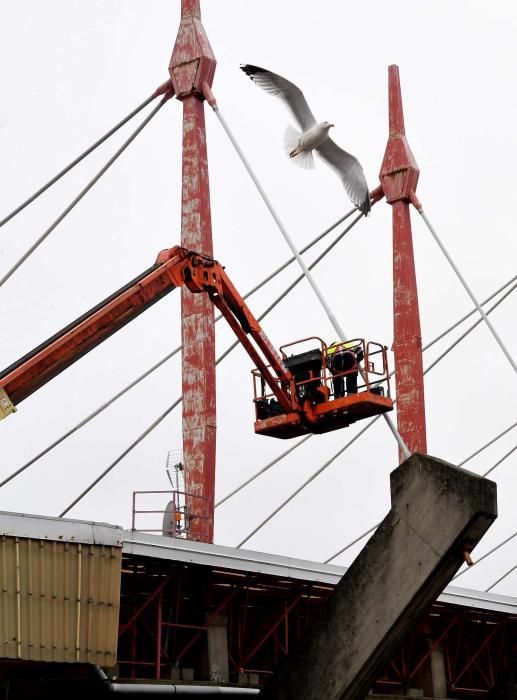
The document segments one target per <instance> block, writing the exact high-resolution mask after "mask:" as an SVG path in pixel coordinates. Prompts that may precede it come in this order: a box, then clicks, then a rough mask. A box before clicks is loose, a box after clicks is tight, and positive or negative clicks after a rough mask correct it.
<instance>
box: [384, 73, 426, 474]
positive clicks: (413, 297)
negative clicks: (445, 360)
mask: <svg viewBox="0 0 517 700" xmlns="http://www.w3.org/2000/svg"><path fill="white" fill-rule="evenodd" d="M388 95H389V138H388V144H387V146H386V152H385V154H384V160H383V162H382V166H381V172H380V175H379V178H380V181H381V186H382V189H383V192H384V194H385V195H386V200H387V202H389V204H391V206H392V216H393V338H394V342H393V350H394V354H395V379H396V387H397V426H398V431H399V433H400V435H401V437H402V439H403V440H404V442H405V443H406V445H407V447H408V449H409V451H410V452H411V453H413V452H422V453H424V454H425V453H426V452H427V439H426V426H425V398H424V373H423V363H422V334H421V331H420V314H419V309H418V292H417V284H416V273H415V260H414V255H413V239H412V233H411V219H410V213H409V204H410V203H415V202H417V201H418V200H417V199H416V195H415V190H416V186H417V183H418V176H419V172H420V171H419V169H418V166H417V164H416V161H415V158H414V156H413V154H412V153H411V149H410V148H409V145H408V142H407V139H406V132H405V127H404V112H403V108H402V94H401V90H400V79H399V69H398V66H390V67H389V68H388ZM399 456H400V460H401V461H402V460H403V455H401V454H400V455H399Z"/></svg>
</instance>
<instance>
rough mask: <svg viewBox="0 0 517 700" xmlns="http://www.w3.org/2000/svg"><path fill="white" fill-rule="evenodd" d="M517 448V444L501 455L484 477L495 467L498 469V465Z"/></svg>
mask: <svg viewBox="0 0 517 700" xmlns="http://www.w3.org/2000/svg"><path fill="white" fill-rule="evenodd" d="M515 450H517V445H514V446H513V447H512V449H511V450H509V451H508V452H507V453H506V454H505V455H503V456H502V457H501V459H500V460H499V461H498V462H496V463H495V464H494V466H493V467H490V469H489V470H488V471H486V472H485V473H484V474H483V475H482V476H483V478H485V477H487V476H488V475H489V474H490V473H491V472H493V471H494V469H497V467H498V466H499V465H500V464H502V463H503V462H504V461H505V460H506V459H508V457H509V456H510V455H512V454H513V453H514V452H515Z"/></svg>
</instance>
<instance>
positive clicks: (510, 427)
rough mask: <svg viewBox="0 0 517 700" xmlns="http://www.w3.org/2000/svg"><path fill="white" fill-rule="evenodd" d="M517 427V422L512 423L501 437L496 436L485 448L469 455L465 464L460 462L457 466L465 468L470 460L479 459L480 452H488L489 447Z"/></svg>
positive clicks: (464, 461) (500, 434)
mask: <svg viewBox="0 0 517 700" xmlns="http://www.w3.org/2000/svg"><path fill="white" fill-rule="evenodd" d="M516 425H517V422H516V423H512V424H511V425H510V426H509V427H508V428H506V429H505V430H503V432H502V433H499V435H496V436H495V438H492V440H489V442H487V443H486V444H485V445H483V447H480V448H479V449H478V450H476V451H475V452H473V453H472V454H471V455H469V456H468V457H467V458H466V459H464V460H463V462H460V463H459V464H457V465H456V466H458V467H462V466H463V465H464V464H466V463H467V462H470V460H471V459H473V458H474V457H477V455H478V454H479V453H480V452H483V450H486V448H487V447H490V445H493V444H494V442H496V441H497V440H499V438H501V437H503V435H506V433H509V432H510V430H512V429H513V428H515V426H516Z"/></svg>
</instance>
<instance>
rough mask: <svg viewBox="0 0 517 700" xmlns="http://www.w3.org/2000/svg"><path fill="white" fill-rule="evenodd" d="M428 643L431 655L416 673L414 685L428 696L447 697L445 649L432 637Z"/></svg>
mask: <svg viewBox="0 0 517 700" xmlns="http://www.w3.org/2000/svg"><path fill="white" fill-rule="evenodd" d="M427 643H428V645H429V650H430V654H429V657H428V658H427V660H426V662H425V663H424V664H423V665H422V667H421V668H420V669H419V670H418V672H417V673H416V674H415V677H414V679H413V681H412V685H413V686H414V687H415V688H420V689H421V690H422V692H423V695H424V697H426V698H446V697H447V679H446V676H445V661H444V656H443V649H442V648H441V647H436V646H435V642H434V640H432V639H428V640H427Z"/></svg>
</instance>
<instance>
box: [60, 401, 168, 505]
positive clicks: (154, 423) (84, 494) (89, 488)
mask: <svg viewBox="0 0 517 700" xmlns="http://www.w3.org/2000/svg"><path fill="white" fill-rule="evenodd" d="M179 403H181V396H180V398H179V399H176V401H175V402H174V403H173V404H171V405H170V406H169V408H167V409H166V410H165V411H164V412H163V413H162V414H161V415H160V416H158V418H156V420H154V421H153V422H152V423H151V425H149V426H148V427H147V428H146V429H145V430H144V432H143V433H141V434H140V435H139V436H138V437H137V439H136V440H135V441H134V442H132V443H131V445H129V447H127V448H126V449H125V450H124V452H122V454H120V455H119V456H118V457H117V459H116V460H115V461H114V462H112V463H111V464H110V465H109V467H106V469H105V470H104V471H103V472H102V473H101V474H99V476H98V477H97V478H96V479H94V481H92V483H91V484H90V485H89V486H87V487H86V488H85V489H84V491H82V492H81V493H80V494H79V496H77V498H75V499H74V500H73V501H72V503H70V505H68V506H67V507H66V508H65V509H64V511H62V512H61V513H60V514H59V517H60V518H62V517H63V516H64V515H66V514H67V513H68V511H69V510H71V509H72V508H73V507H74V506H75V505H76V504H77V503H79V501H80V500H81V499H83V498H84V497H85V496H86V494H87V493H89V492H90V491H91V490H92V489H93V487H94V486H96V485H97V484H98V483H99V481H101V480H102V479H104V477H105V476H106V475H107V474H109V473H110V471H111V470H112V469H113V468H114V467H116V466H117V464H118V463H119V462H120V461H122V460H123V459H124V457H125V456H126V455H127V454H129V453H130V452H131V450H132V449H133V448H134V447H136V446H137V445H138V444H139V443H140V442H142V440H143V439H144V438H145V437H146V436H147V435H149V433H150V432H151V431H153V430H154V429H155V428H156V426H157V425H159V424H160V423H161V422H162V420H163V419H164V418H165V417H166V416H168V415H169V413H170V412H171V411H172V410H174V409H175V408H176V406H177V405H178V404H179Z"/></svg>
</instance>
